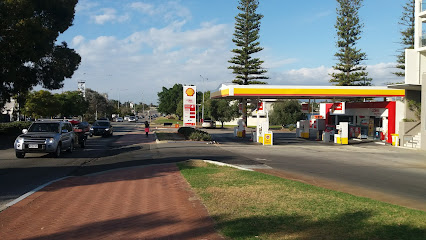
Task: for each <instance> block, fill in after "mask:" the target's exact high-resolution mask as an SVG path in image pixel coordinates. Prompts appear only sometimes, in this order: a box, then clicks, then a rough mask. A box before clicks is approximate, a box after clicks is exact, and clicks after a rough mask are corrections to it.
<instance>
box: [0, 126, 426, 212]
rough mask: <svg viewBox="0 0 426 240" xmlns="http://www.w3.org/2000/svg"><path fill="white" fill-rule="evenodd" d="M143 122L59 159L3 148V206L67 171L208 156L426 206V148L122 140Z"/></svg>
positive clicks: (224, 134) (220, 133)
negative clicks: (19, 156)
mask: <svg viewBox="0 0 426 240" xmlns="http://www.w3.org/2000/svg"><path fill="white" fill-rule="evenodd" d="M141 124H142V123H136V124H134V123H132V124H130V123H114V136H113V137H111V138H102V137H94V138H89V140H88V142H87V148H86V149H77V150H76V151H75V152H73V153H71V154H69V153H64V154H63V156H62V157H61V158H58V159H55V158H49V157H46V156H45V155H43V154H39V155H36V154H32V155H28V158H27V157H26V158H25V159H16V158H15V156H14V152H13V149H8V150H0V208H1V205H2V204H5V203H7V202H9V201H11V200H13V199H15V198H16V197H18V196H20V195H22V194H24V193H26V192H28V191H30V190H32V189H34V188H35V187H38V186H40V185H42V184H44V183H46V182H49V181H51V180H55V179H57V178H61V177H64V176H73V175H84V174H90V173H96V172H99V171H105V170H110V169H116V168H122V167H131V166H140V165H150V164H159V163H171V162H179V161H183V160H189V159H204V160H213V161H220V162H225V163H230V164H235V165H241V166H243V167H248V168H254V169H261V170H274V171H275V170H276V171H279V172H281V173H283V174H282V176H291V178H295V179H298V180H302V181H305V182H308V183H310V184H316V185H321V186H325V187H328V188H331V189H336V190H340V191H344V192H349V193H352V194H355V195H361V196H367V197H371V198H376V199H379V200H383V201H388V202H392V203H397V204H400V205H404V206H409V207H413V208H418V209H423V210H426V184H424V183H425V182H426V160H425V159H426V154H425V152H420V151H413V150H405V149H399V148H394V147H390V146H382V145H375V144H370V143H368V144H358V145H351V146H333V145H330V144H328V145H327V144H321V143H318V142H309V141H305V140H300V139H296V138H295V137H294V133H285V132H276V133H275V134H274V140H275V143H276V144H277V145H274V146H261V145H257V144H254V143H252V142H250V141H249V137H247V138H245V139H237V138H234V137H233V136H232V130H231V129H208V130H207V131H208V132H210V133H211V134H212V135H213V137H214V140H216V141H217V142H219V144H208V143H205V142H191V141H186V142H179V141H176V142H167V143H159V144H157V143H155V142H151V143H149V144H135V143H131V142H129V143H125V144H121V145H119V146H117V144H116V143H117V142H120V137H121V136H123V135H127V134H135V132H138V131H142V128H140V127H139V125H141ZM158 130H160V129H158ZM170 130H173V129H166V130H165V131H170ZM174 130H175V129H174ZM277 175H280V174H277ZM319 183H321V184H319Z"/></svg>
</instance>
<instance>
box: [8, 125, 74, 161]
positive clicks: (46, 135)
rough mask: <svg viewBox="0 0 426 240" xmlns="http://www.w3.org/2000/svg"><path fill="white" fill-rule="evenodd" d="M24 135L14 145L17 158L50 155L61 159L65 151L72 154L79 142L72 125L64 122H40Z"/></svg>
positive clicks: (24, 130)
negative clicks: (36, 154) (40, 154)
mask: <svg viewBox="0 0 426 240" xmlns="http://www.w3.org/2000/svg"><path fill="white" fill-rule="evenodd" d="M22 133H23V134H21V135H19V136H18V137H17V138H16V140H15V143H14V148H15V154H16V157H17V158H23V157H25V154H27V153H50V154H51V155H52V156H54V157H59V156H60V155H61V152H62V151H63V150H67V151H69V152H72V151H73V149H74V144H75V143H76V141H78V140H77V137H76V135H75V134H74V131H73V128H72V125H71V123H70V122H68V121H63V120H62V121H61V120H38V121H36V122H33V123H32V124H31V126H30V127H29V128H28V129H23V130H22Z"/></svg>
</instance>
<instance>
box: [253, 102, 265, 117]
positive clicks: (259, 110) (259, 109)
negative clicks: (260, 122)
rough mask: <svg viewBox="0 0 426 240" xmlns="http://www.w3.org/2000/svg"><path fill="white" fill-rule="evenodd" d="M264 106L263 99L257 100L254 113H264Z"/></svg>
mask: <svg viewBox="0 0 426 240" xmlns="http://www.w3.org/2000/svg"><path fill="white" fill-rule="evenodd" d="M264 106H265V103H264V102H263V101H260V102H258V103H257V108H256V111H255V113H256V114H262V115H263V114H265V110H264V109H265V108H264Z"/></svg>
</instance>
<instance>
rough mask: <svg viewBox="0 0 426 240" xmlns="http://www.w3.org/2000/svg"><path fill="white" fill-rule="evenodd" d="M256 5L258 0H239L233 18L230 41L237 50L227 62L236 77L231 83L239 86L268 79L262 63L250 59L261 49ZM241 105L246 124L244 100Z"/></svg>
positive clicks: (257, 59) (233, 50)
mask: <svg viewBox="0 0 426 240" xmlns="http://www.w3.org/2000/svg"><path fill="white" fill-rule="evenodd" d="M258 5H259V1H258V0H240V1H239V6H238V7H237V8H238V10H239V11H240V13H238V15H237V16H236V17H235V21H236V22H235V33H234V38H233V39H232V41H233V42H234V43H235V45H236V46H237V48H235V49H232V52H233V53H234V54H235V55H234V56H233V57H232V58H231V60H229V61H228V62H229V63H232V64H233V65H232V66H229V67H228V68H229V69H232V70H233V71H232V73H234V74H235V75H236V76H235V80H233V81H232V82H234V83H237V84H240V85H248V84H266V83H265V82H261V81H258V79H268V77H266V76H264V75H263V74H265V73H266V72H267V71H266V69H263V68H262V66H261V65H262V63H263V61H261V60H260V59H259V58H253V57H252V54H254V53H257V52H260V51H262V49H263V48H262V47H259V45H260V43H259V41H258V40H259V30H260V20H261V19H262V18H263V15H262V14H258V13H256V10H257V7H258ZM242 105H243V107H242V108H243V119H244V122H245V123H246V124H247V112H246V109H247V101H246V99H243V100H242Z"/></svg>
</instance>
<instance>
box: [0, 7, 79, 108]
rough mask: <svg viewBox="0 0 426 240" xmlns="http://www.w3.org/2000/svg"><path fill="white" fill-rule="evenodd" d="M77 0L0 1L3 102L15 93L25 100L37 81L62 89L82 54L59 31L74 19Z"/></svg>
mask: <svg viewBox="0 0 426 240" xmlns="http://www.w3.org/2000/svg"><path fill="white" fill-rule="evenodd" d="M77 1H78V0H55V1H51V0H37V1H34V0H19V1H18V0H2V1H0V79H1V80H2V84H0V104H3V103H4V102H5V101H7V100H9V99H10V97H12V96H16V97H17V100H18V102H19V103H21V104H22V103H23V101H24V99H25V95H26V94H28V93H29V91H30V90H31V89H32V88H33V87H34V86H36V85H42V86H43V87H44V88H46V89H59V88H61V87H62V86H63V81H64V79H65V78H71V76H72V75H73V73H74V71H75V70H76V69H77V68H78V65H79V64H80V61H81V58H80V56H79V55H78V54H77V53H76V52H75V51H74V50H73V49H70V48H68V46H67V44H66V43H65V42H63V43H62V44H60V45H55V42H56V39H57V38H58V36H59V34H61V33H63V32H64V31H65V30H67V29H68V28H69V27H70V26H71V25H72V22H73V20H74V13H75V5H76V4H77Z"/></svg>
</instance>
